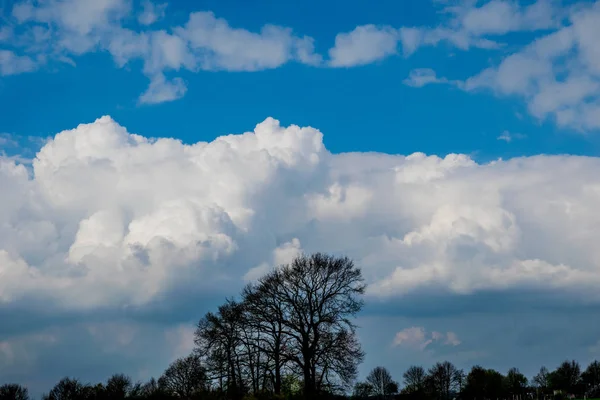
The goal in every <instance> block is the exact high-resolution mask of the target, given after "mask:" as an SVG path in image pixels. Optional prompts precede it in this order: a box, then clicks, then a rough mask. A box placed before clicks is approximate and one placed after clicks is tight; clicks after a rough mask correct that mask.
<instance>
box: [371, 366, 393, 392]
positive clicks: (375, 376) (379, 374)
mask: <svg viewBox="0 0 600 400" xmlns="http://www.w3.org/2000/svg"><path fill="white" fill-rule="evenodd" d="M367 383H368V384H369V385H370V386H371V387H372V388H373V391H372V394H374V395H375V396H379V397H380V398H383V397H386V396H390V395H392V394H395V393H397V392H398V384H397V383H396V382H395V381H394V380H393V379H392V375H391V374H390V372H389V371H388V370H387V369H385V368H384V367H375V368H374V369H373V370H372V371H371V372H370V373H369V375H367Z"/></svg>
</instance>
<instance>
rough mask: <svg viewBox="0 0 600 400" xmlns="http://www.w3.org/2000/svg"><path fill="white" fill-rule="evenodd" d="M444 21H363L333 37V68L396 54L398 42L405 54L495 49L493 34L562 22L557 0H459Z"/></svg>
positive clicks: (556, 24) (495, 35) (550, 26)
mask: <svg viewBox="0 0 600 400" xmlns="http://www.w3.org/2000/svg"><path fill="white" fill-rule="evenodd" d="M441 13H442V14H445V15H447V16H448V17H446V18H445V19H443V21H442V22H441V23H440V24H439V25H437V26H433V27H428V26H420V27H411V26H404V27H398V28H393V27H390V26H382V27H377V26H375V25H372V24H370V25H361V26H358V27H356V28H355V29H354V30H353V31H351V32H348V33H340V34H338V35H337V36H336V38H335V46H334V47H333V48H331V49H330V50H329V57H330V62H329V64H330V65H331V66H333V67H349V66H356V65H363V64H368V63H372V62H374V61H379V60H381V59H383V58H386V57H389V56H392V55H395V54H397V48H398V44H399V43H400V44H401V45H402V52H403V54H404V56H410V55H411V54H413V53H414V52H415V51H416V50H417V49H418V48H420V47H423V46H437V45H438V44H440V43H446V44H449V45H451V46H453V47H456V48H459V49H461V50H468V49H470V48H472V47H474V48H481V49H496V48H499V47H501V46H502V44H501V43H499V42H497V37H498V36H500V35H505V34H507V33H510V32H519V31H538V30H544V29H551V28H556V27H558V26H560V23H561V20H562V14H563V11H562V9H561V8H560V7H558V4H556V2H553V1H551V0H538V1H536V2H535V3H533V4H529V5H527V6H523V5H522V4H520V3H519V2H517V1H508V0H492V1H488V2H485V3H483V4H480V5H478V4H477V2H474V1H462V2H458V4H456V5H452V6H446V7H444V8H443V9H442V12H441Z"/></svg>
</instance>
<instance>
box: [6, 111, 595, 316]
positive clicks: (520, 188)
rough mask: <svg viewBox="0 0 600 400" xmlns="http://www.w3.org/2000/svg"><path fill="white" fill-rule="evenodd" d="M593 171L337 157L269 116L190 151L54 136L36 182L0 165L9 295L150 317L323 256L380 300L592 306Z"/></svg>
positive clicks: (16, 167)
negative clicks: (155, 305)
mask: <svg viewBox="0 0 600 400" xmlns="http://www.w3.org/2000/svg"><path fill="white" fill-rule="evenodd" d="M599 166H600V162H599V161H598V160H597V159H595V158H582V157H568V156H564V157H558V156H556V157H546V156H539V157H531V158H520V159H513V160H509V161H497V162H493V163H490V164H485V165H480V164H477V163H475V162H474V161H473V160H471V159H470V158H469V157H467V156H465V155H455V154H451V155H448V156H446V157H444V158H438V157H436V156H426V155H424V154H420V153H416V154H413V155H410V156H406V157H405V156H392V155H373V154H360V153H354V154H341V155H332V154H330V153H329V152H327V151H326V149H325V148H324V146H323V142H322V135H321V133H320V132H319V131H317V130H315V129H312V128H299V127H296V126H291V127H288V128H284V127H281V126H280V125H279V123H278V122H277V121H275V120H273V119H267V120H265V121H264V122H263V123H261V124H259V125H257V127H256V129H255V131H254V132H250V133H245V134H243V135H231V136H224V137H221V138H218V139H216V140H215V141H213V142H211V143H197V144H194V145H184V144H182V143H181V142H179V141H177V140H173V139H166V138H162V139H157V140H150V139H146V138H144V137H142V136H138V135H135V134H130V133H128V132H127V131H126V129H125V128H123V127H121V126H120V125H118V124H117V123H116V122H115V121H113V120H112V119H111V118H110V117H102V118H100V119H98V120H97V121H95V122H94V123H91V124H86V125H80V126H79V127H77V128H76V129H74V130H70V131H64V132H61V133H59V134H57V135H56V136H55V138H54V139H53V140H51V141H50V142H49V143H47V144H46V145H45V146H44V147H43V148H42V149H41V150H40V151H39V153H38V154H37V157H36V159H35V160H34V161H33V171H32V174H33V175H31V176H30V174H29V173H28V171H27V169H26V168H25V167H24V166H23V165H20V164H18V163H15V162H14V161H13V160H7V159H2V163H1V164H0V167H1V168H0V172H1V174H0V181H1V182H2V186H3V187H6V188H9V189H10V190H7V193H10V195H9V196H4V197H3V199H2V208H1V209H2V212H1V213H0V220H1V221H2V224H1V225H0V226H2V228H1V229H0V249H1V251H0V257H1V258H2V260H3V262H2V263H1V265H2V273H3V276H4V279H3V280H2V286H1V290H0V299H1V300H2V302H3V303H4V304H5V305H6V306H10V305H11V304H18V303H19V302H22V301H27V300H33V299H46V300H47V301H48V303H46V304H56V307H59V308H66V309H89V308H97V307H106V306H108V307H114V306H127V305H129V306H136V305H137V306H140V305H144V304H147V303H149V302H151V301H152V300H153V299H155V298H157V296H159V295H164V294H165V293H169V291H172V290H176V289H177V288H179V287H180V285H190V282H195V283H196V284H197V285H199V286H198V287H208V285H209V284H210V283H209V282H222V283H227V282H229V283H230V285H233V286H234V287H235V286H237V285H240V284H242V282H243V279H242V278H243V277H246V279H254V278H255V277H256V276H257V275H258V274H259V273H261V272H263V271H265V270H266V268H268V267H269V266H272V265H273V264H278V263H282V262H286V261H289V259H291V258H292V257H293V256H294V255H295V254H297V253H298V252H299V251H303V250H305V251H314V250H326V251H332V252H343V253H346V254H349V255H351V256H352V257H354V258H356V259H357V261H358V262H359V264H360V265H362V266H363V267H364V269H365V275H366V277H367V279H368V281H369V283H370V290H369V294H370V295H371V296H376V297H383V298H387V297H397V296H402V295H405V294H409V293H413V292H415V291H419V290H441V291H445V292H448V293H455V294H469V293H476V292H480V291H486V290H506V289H515V288H518V289H522V290H530V289H532V288H533V289H536V290H542V291H543V290H553V291H556V290H558V291H562V292H564V293H571V292H572V293H571V294H572V295H573V296H577V297H578V298H580V299H581V300H586V301H597V300H598V298H597V293H596V291H595V290H593V288H594V287H595V285H597V284H598V283H600V281H599V278H598V276H599V275H598V268H599V264H598V257H599V256H600V253H598V250H597V246H595V244H594V241H593V235H590V234H589V233H590V232H593V231H594V229H596V228H597V225H598V223H600V220H599V219H598V218H596V217H595V216H594V215H595V213H594V212H593V209H594V204H596V201H597V200H598V196H600V191H599V190H598V187H599V183H600V182H598V180H597V177H596V175H597V174H596V171H597V170H598V168H599ZM173 177H177V179H173ZM134 282H135V284H133V283H134Z"/></svg>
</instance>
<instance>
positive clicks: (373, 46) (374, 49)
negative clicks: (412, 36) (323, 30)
mask: <svg viewBox="0 0 600 400" xmlns="http://www.w3.org/2000/svg"><path fill="white" fill-rule="evenodd" d="M398 38H399V36H398V32H397V31H396V30H395V29H394V28H391V27H381V28H380V27H377V26H375V25H364V26H358V27H356V28H355V29H354V30H353V31H352V32H349V33H340V34H338V35H337V36H336V37H335V46H334V47H333V48H331V49H330V50H329V58H330V61H329V65H331V66H332V67H351V66H356V65H364V64H370V63H372V62H374V61H378V60H381V59H383V58H385V57H388V56H390V55H393V54H396V52H397V47H398Z"/></svg>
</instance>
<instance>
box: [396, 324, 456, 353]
mask: <svg viewBox="0 0 600 400" xmlns="http://www.w3.org/2000/svg"><path fill="white" fill-rule="evenodd" d="M432 343H440V344H442V345H445V346H458V345H459V344H460V343H461V341H460V340H459V338H458V336H457V335H456V333H454V332H446V333H441V332H437V331H433V332H427V331H426V330H425V328H424V327H417V326H413V327H410V328H405V329H403V330H401V331H400V332H398V333H396V336H394V340H393V342H392V344H393V346H395V347H398V346H406V347H410V348H414V349H419V350H425V349H426V348H427V347H428V346H429V345H431V344H432Z"/></svg>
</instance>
